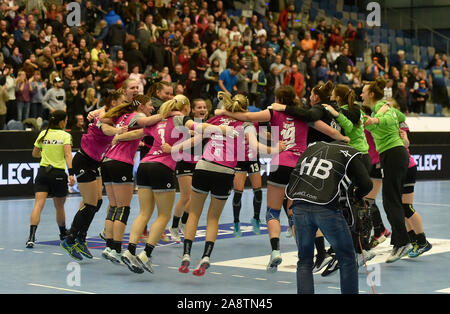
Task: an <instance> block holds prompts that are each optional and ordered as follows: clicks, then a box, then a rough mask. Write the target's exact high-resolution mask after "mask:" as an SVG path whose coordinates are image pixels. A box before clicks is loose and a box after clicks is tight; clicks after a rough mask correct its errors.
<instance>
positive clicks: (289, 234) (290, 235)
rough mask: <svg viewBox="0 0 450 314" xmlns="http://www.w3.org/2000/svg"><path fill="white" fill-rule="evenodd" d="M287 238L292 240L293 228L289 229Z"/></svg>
mask: <svg viewBox="0 0 450 314" xmlns="http://www.w3.org/2000/svg"><path fill="white" fill-rule="evenodd" d="M285 236H286V238H292V228H291V227H288V228H287V230H286V234H285Z"/></svg>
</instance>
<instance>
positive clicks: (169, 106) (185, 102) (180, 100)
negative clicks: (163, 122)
mask: <svg viewBox="0 0 450 314" xmlns="http://www.w3.org/2000/svg"><path fill="white" fill-rule="evenodd" d="M185 106H189V107H190V106H191V103H190V101H189V98H187V97H186V96H184V95H181V94H180V95H176V96H175V97H174V98H173V99H171V100H168V101H166V102H165V103H163V104H162V105H161V107H160V108H159V114H160V115H161V117H162V118H163V119H165V118H167V116H168V115H169V113H170V112H171V111H181V110H183V108H184V107H185Z"/></svg>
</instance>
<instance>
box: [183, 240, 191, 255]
mask: <svg viewBox="0 0 450 314" xmlns="http://www.w3.org/2000/svg"><path fill="white" fill-rule="evenodd" d="M191 249H192V240H188V239H184V243H183V255H184V254H189V255H191Z"/></svg>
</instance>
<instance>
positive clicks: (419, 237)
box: [416, 232, 427, 246]
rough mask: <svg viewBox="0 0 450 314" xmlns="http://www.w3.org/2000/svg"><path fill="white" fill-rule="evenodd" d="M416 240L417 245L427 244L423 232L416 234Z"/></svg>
mask: <svg viewBox="0 0 450 314" xmlns="http://www.w3.org/2000/svg"><path fill="white" fill-rule="evenodd" d="M416 241H417V244H418V245H419V246H425V245H427V238H426V237H425V233H423V232H422V233H419V234H416Z"/></svg>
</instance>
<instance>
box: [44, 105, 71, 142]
mask: <svg viewBox="0 0 450 314" xmlns="http://www.w3.org/2000/svg"><path fill="white" fill-rule="evenodd" d="M66 118H67V113H66V112H65V111H64V110H55V111H54V112H53V113H52V114H51V115H50V119H49V120H48V125H47V129H46V130H45V133H44V136H42V137H41V138H40V139H39V143H42V142H43V141H44V138H45V137H46V136H47V133H48V130H50V129H59V128H60V127H59V123H60V122H61V121H64V120H65V119H66Z"/></svg>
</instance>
